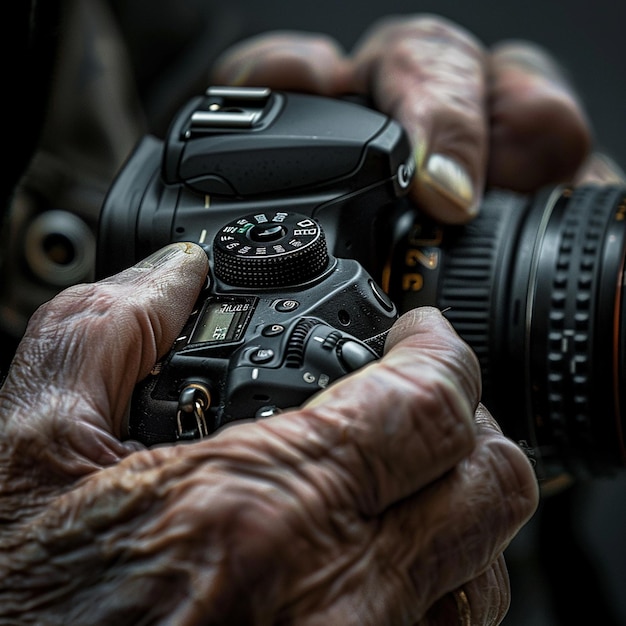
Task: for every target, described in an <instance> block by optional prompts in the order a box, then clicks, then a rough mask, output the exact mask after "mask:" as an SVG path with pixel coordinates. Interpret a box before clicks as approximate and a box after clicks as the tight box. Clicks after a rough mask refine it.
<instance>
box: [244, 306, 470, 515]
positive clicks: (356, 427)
mask: <svg viewBox="0 0 626 626" xmlns="http://www.w3.org/2000/svg"><path fill="white" fill-rule="evenodd" d="M479 394H480V376H479V369H478V364H477V361H476V359H475V357H474V355H473V353H472V352H471V351H470V349H469V348H468V347H467V345H466V344H465V343H464V342H462V341H461V340H460V339H459V337H458V336H457V335H456V333H455V332H454V330H453V329H452V327H451V326H450V325H449V323H448V322H447V321H446V320H445V319H444V318H443V317H442V316H441V314H440V313H439V312H438V311H437V310H435V309H429V308H424V309H419V310H416V311H413V312H411V313H409V314H407V315H405V316H404V317H403V318H402V319H401V321H400V322H399V324H398V326H397V327H396V328H394V330H393V331H392V334H391V335H390V349H389V352H388V353H387V355H386V356H385V357H384V358H383V359H382V360H381V361H380V362H378V363H377V364H374V365H372V366H370V367H367V368H365V369H363V370H360V371H359V372H357V373H356V374H355V375H352V376H350V377H348V378H346V379H343V380H341V381H339V382H338V383H337V384H335V385H333V386H332V387H331V388H329V389H328V390H326V391H325V392H323V393H321V394H320V395H318V396H317V397H315V398H314V399H313V400H312V401H310V402H309V403H308V404H307V405H306V406H305V407H304V408H303V409H302V410H301V411H298V412H297V413H295V414H285V416H284V418H283V419H282V420H278V419H277V420H276V421H274V420H268V421H267V422H266V423H265V426H266V427H267V428H269V429H271V430H272V431H273V432H276V433H280V436H281V437H283V438H284V437H288V438H289V439H290V440H292V441H306V442H307V445H310V446H312V447H313V448H314V454H315V455H316V456H319V459H320V461H323V462H324V464H325V467H326V468H327V469H328V468H329V469H330V470H333V471H336V472H337V473H338V474H339V476H341V477H342V478H343V480H344V484H343V488H344V490H345V492H346V493H350V494H354V497H357V498H358V502H356V503H353V504H352V506H355V505H356V506H357V508H358V509H359V510H360V511H362V513H363V514H366V515H376V514H378V513H380V511H382V510H384V509H385V508H386V507H387V506H389V505H390V504H391V503H393V502H396V501H397V500H399V499H402V498H404V497H406V496H408V495H410V494H412V493H414V492H416V491H417V490H419V489H421V488H422V487H423V486H424V485H427V484H428V483H430V482H431V481H432V480H434V479H435V478H438V477H439V476H441V475H443V474H444V473H445V472H447V471H449V470H450V469H451V468H452V467H453V466H454V465H455V464H456V463H457V462H458V461H459V460H460V459H461V458H462V457H463V456H465V455H466V454H468V452H469V451H470V450H471V449H472V447H473V445H474V422H473V414H474V407H475V406H476V404H477V402H478V397H479ZM233 430H234V429H233ZM312 470H313V471H315V472H319V468H318V467H317V466H314V467H312Z"/></svg>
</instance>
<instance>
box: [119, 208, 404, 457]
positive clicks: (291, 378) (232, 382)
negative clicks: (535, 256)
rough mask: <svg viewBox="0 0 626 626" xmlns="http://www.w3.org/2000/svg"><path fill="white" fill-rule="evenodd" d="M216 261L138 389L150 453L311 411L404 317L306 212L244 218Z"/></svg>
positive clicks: (215, 251)
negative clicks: (304, 407)
mask: <svg viewBox="0 0 626 626" xmlns="http://www.w3.org/2000/svg"><path fill="white" fill-rule="evenodd" d="M209 254H210V256H211V261H212V263H211V270H210V273H209V284H208V287H207V288H206V289H205V291H204V293H203V294H202V295H201V297H200V299H199V302H198V306H197V308H196V310H195V311H194V312H193V313H192V315H191V317H190V319H189V320H188V322H187V324H186V326H185V328H184V329H183V332H182V334H181V336H180V337H179V338H178V340H177V341H176V342H175V344H174V347H173V348H172V350H171V352H170V353H169V355H168V356H167V357H166V358H165V360H164V361H162V362H161V363H160V364H159V365H158V367H157V368H156V369H155V370H154V371H153V373H152V375H151V376H149V377H148V378H147V379H146V380H145V381H143V382H142V383H141V384H140V385H139V386H138V388H137V390H136V392H135V396H134V402H133V406H132V410H131V419H130V420H129V424H128V434H129V435H130V436H131V437H132V438H133V439H138V440H140V441H142V442H144V443H146V444H149V445H152V444H156V443H164V442H168V441H176V440H185V439H196V438H199V437H203V436H206V435H208V434H210V433H212V432H214V431H215V430H217V429H218V428H220V427H221V426H223V425H225V424H227V423H229V422H232V421H234V420H240V419H246V418H260V417H267V416H271V415H274V414H275V413H277V412H280V411H281V410H283V409H285V408H289V407H295V406H299V405H301V404H303V403H304V402H305V401H306V400H307V399H308V398H309V396H311V395H312V394H314V393H315V392H317V391H320V390H321V389H324V388H325V387H327V386H328V385H329V384H330V383H332V382H333V381H335V380H336V379H337V378H340V377H341V376H344V375H345V374H348V373H350V372H352V371H354V370H356V369H358V368H360V367H362V366H364V365H366V364H367V363H369V362H371V361H373V360H375V359H377V358H378V357H379V356H380V355H381V353H382V349H383V345H384V339H385V337H386V334H387V331H388V329H389V327H390V326H391V325H392V324H393V322H394V321H395V319H396V309H395V306H394V305H393V303H392V302H391V301H390V300H389V299H388V298H387V297H386V295H385V294H384V293H383V292H382V291H381V290H380V289H379V288H378V287H377V286H376V284H375V283H374V281H373V280H372V278H371V277H370V276H369V274H367V273H366V272H365V271H364V270H363V268H362V266H361V265H360V264H359V263H357V262H356V261H354V260H352V259H336V258H332V257H330V256H329V255H328V254H327V251H326V243H325V241H324V237H323V232H322V229H321V228H320V227H319V225H318V224H317V223H316V222H315V221H314V220H312V219H311V218H308V217H305V216H303V215H298V214H294V213H286V212H282V211H279V212H266V213H256V214H254V215H250V216H245V217H242V218H239V219H236V220H234V221H233V222H231V223H229V224H226V225H225V226H223V227H222V228H221V229H220V231H219V232H218V234H217V235H216V237H215V240H214V245H213V248H212V250H211V251H210V253H209ZM348 328H349V329H350V333H348V332H346V329H348Z"/></svg>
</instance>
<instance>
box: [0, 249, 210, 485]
mask: <svg viewBox="0 0 626 626" xmlns="http://www.w3.org/2000/svg"><path fill="white" fill-rule="evenodd" d="M207 267H208V262H207V258H206V255H205V254H204V252H203V251H202V249H201V248H199V247H198V246H194V245H192V244H182V243H181V244H172V245H170V246H167V247H166V248H164V249H162V250H160V251H159V252H157V253H155V254H154V255H152V256H151V257H149V258H148V259H146V260H145V261H143V262H141V263H139V264H138V265H135V266H134V267H132V268H130V269H128V270H125V271H124V272H122V273H120V274H118V275H116V276H113V277H111V278H109V279H107V280H104V281H102V282H100V283H94V284H89V285H81V286H77V287H72V288H70V289H68V290H66V291H64V292H62V293H61V294H60V295H59V296H57V297H56V298H55V299H53V300H52V301H50V302H49V303H47V304H46V305H44V306H43V307H41V308H40V309H39V311H37V313H36V314H35V315H34V316H33V318H32V320H31V323H30V325H29V327H28V329H27V331H26V334H25V337H24V339H23V341H22V342H21V344H20V346H19V348H18V351H17V353H16V356H15V359H14V362H13V364H12V366H11V369H10V371H9V374H8V377H7V380H6V383H5V385H4V386H3V388H2V391H1V401H2V404H3V407H4V408H5V415H6V416H7V417H5V418H4V419H5V423H4V424H3V432H4V433H5V435H6V436H7V438H8V440H9V441H11V442H12V445H14V446H15V445H18V442H19V441H21V444H20V445H22V446H24V447H28V451H29V456H30V455H35V456H38V457H39V460H41V461H42V462H43V457H45V458H46V459H48V461H49V462H50V463H51V464H53V465H56V466H57V469H61V468H62V471H63V472H64V473H67V472H71V473H80V472H84V471H88V470H89V469H92V468H93V467H94V466H101V465H105V464H109V463H112V462H115V461H116V460H117V459H118V458H119V456H120V455H123V454H124V453H125V450H126V448H125V447H124V446H122V445H121V444H120V443H119V442H118V440H117V438H118V436H119V433H120V424H121V421H122V418H123V415H124V413H125V410H126V407H127V404H128V402H129V400H130V396H131V393H132V390H133V387H134V385H135V384H136V382H137V381H138V380H139V379H141V378H142V377H144V376H146V375H147V374H148V372H149V371H150V369H151V367H152V366H153V365H154V363H155V362H156V360H157V359H158V357H159V356H160V355H162V354H163V353H164V352H165V351H166V350H167V349H168V348H169V347H170V346H171V344H172V343H173V341H174V339H175V338H176V336H177V334H178V332H179V331H180V329H181V327H182V325H183V323H184V322H185V320H186V319H187V317H188V315H189V313H190V311H191V307H192V306H193V304H194V302H195V299H196V297H197V294H198V292H199V290H200V287H201V285H202V282H203V280H204V277H205V276H206V271H207ZM22 440H23V441H22Z"/></svg>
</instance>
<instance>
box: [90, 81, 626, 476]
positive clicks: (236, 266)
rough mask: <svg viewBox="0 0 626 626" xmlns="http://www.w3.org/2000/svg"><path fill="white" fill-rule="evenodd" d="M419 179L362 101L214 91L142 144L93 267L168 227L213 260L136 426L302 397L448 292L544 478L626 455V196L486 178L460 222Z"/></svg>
mask: <svg viewBox="0 0 626 626" xmlns="http://www.w3.org/2000/svg"><path fill="white" fill-rule="evenodd" d="M413 174H414V161H413V155H412V152H411V147H410V145H409V141H408V139H407V137H406V134H405V133H404V131H403V130H402V128H401V127H400V126H399V125H398V124H397V123H396V122H394V121H393V120H391V119H390V118H388V117H387V116H385V115H383V114H381V113H379V112H377V111H375V110H372V109H371V108H369V107H367V106H364V105H362V104H361V103H359V102H357V101H352V100H350V99H342V100H335V99H328V98H322V97H318V96H312V95H304V94H295V93H285V92H278V91H271V90H269V89H261V88H230V87H228V88H222V87H211V88H209V89H208V90H207V92H206V93H205V94H204V95H203V96H200V97H197V98H195V99H193V100H191V101H190V102H189V103H188V104H187V105H186V106H185V107H183V109H182V110H181V111H180V112H179V113H178V115H177V116H176V117H175V119H174V120H173V123H172V125H171V127H170V129H169V131H168V133H167V136H166V138H165V139H164V140H160V139H157V138H155V137H152V136H147V137H145V138H144V139H143V140H142V141H141V142H140V143H139V145H138V146H137V147H136V149H135V151H134V152H133V154H132V155H131V157H130V158H129V160H128V162H127V163H126V165H125V166H124V167H123V168H122V170H121V172H120V173H119V175H118V177H117V179H116V181H115V182H114V184H113V185H112V187H111V189H110V191H109V193H108V195H107V198H106V200H105V203H104V206H103V209H102V212H101V217H100V224H99V234H98V236H99V241H98V255H97V274H98V275H99V276H100V277H102V276H106V275H110V274H112V273H115V272H116V271H119V270H121V269H123V268H124V267H127V266H128V265H131V264H132V263H135V262H137V261H138V260H140V259H141V258H143V257H145V256H146V255H147V254H149V253H151V252H153V251H154V250H156V249H158V248H159V247H162V246H163V245H166V244H167V243H170V242H173V241H195V242H198V243H200V244H205V245H206V246H207V253H208V255H209V259H210V266H211V269H210V273H209V280H208V285H207V287H206V289H205V290H204V292H203V293H202V294H201V296H200V298H199V301H198V302H197V304H196V307H195V309H194V311H193V313H192V315H191V317H190V319H189V321H188V322H187V324H186V326H185V328H184V329H183V331H182V333H181V336H180V337H179V338H178V340H177V341H176V342H175V344H174V346H173V347H172V349H171V351H170V353H169V354H168V355H167V356H166V357H165V358H164V359H163V360H162V361H161V362H160V363H158V364H157V365H156V366H155V368H154V370H153V372H152V374H151V375H150V376H149V377H148V378H147V379H146V380H145V381H143V382H142V383H140V384H139V385H138V387H137V389H136V392H135V394H134V400H133V406H132V408H131V412H130V417H129V423H128V433H127V434H128V436H129V437H132V438H136V439H139V440H141V441H143V442H144V443H146V444H154V443H162V442H170V441H176V440H186V439H194V438H198V437H202V436H205V435H208V434H210V433H212V432H214V431H215V430H216V429H218V428H220V427H221V426H222V425H224V424H226V423H229V422H232V421H236V420H239V419H245V418H254V417H257V418H259V417H263V416H268V415H273V414H275V413H276V412H279V411H280V410H282V409H284V408H287V407H292V406H297V405H299V404H301V403H303V402H304V401H306V399H307V398H308V397H309V396H310V395H311V394H312V393H315V392H316V391H318V390H319V389H322V388H324V387H325V386H327V385H328V384H330V383H331V382H332V381H333V380H335V379H337V378H339V377H340V376H343V375H344V374H346V373H348V372H350V371H353V370H355V369H357V368H359V367H361V366H363V365H365V364H366V363H369V362H370V361H372V360H374V359H376V358H377V357H378V356H380V354H381V351H382V346H383V342H384V338H385V336H386V333H387V331H388V329H389V328H390V326H391V325H392V324H393V322H394V320H395V319H396V317H397V312H404V311H406V310H409V309H411V308H414V307H417V306H421V305H434V306H438V307H439V308H440V309H442V310H443V311H444V312H445V314H446V316H447V317H448V319H450V321H451V322H452V324H453V325H454V326H455V328H456V330H457V331H458V332H459V334H460V335H461V336H462V337H463V338H464V339H465V340H466V341H467V342H468V343H469V344H470V346H471V347H472V348H473V350H474V351H475V352H476V354H477V356H478V358H479V361H480V363H481V369H482V375H483V400H484V402H485V403H486V404H487V406H488V407H489V409H490V410H491V411H492V413H493V414H494V416H495V417H496V418H497V419H498V421H499V422H500V424H501V425H502V427H503V429H504V431H505V433H506V434H507V435H509V436H510V437H511V438H513V439H514V440H516V441H518V442H520V444H521V445H522V446H523V447H524V448H525V449H526V451H527V453H528V454H529V456H531V458H532V459H533V460H534V462H535V466H536V471H537V474H538V476H539V477H540V478H542V479H549V478H553V477H556V476H560V475H562V474H563V473H567V474H570V475H572V476H574V477H578V478H580V477H587V476H593V475H600V474H606V473H611V472H613V471H615V470H616V469H617V468H620V467H623V466H624V465H625V464H626V445H625V432H626V418H625V414H626V410H625V407H626V382H625V369H626V362H625V361H626V357H625V354H626V345H625V344H626V330H625V317H626V313H625V311H626V296H625V289H624V284H625V265H626V261H625V259H626V189H625V188H623V187H620V186H611V187H596V186H586V187H580V188H571V187H569V186H566V185H563V186H558V187H554V188H550V189H545V190H542V191H540V192H538V193H537V194H535V195H533V196H524V195H518V194H513V193H511V192H508V191H504V190H490V191H489V192H488V193H487V194H486V196H485V199H484V201H483V204H482V206H481V210H480V213H479V216H478V217H477V218H476V219H475V220H474V221H473V222H472V223H471V224H469V225H467V226H462V227H450V226H446V227H443V226H441V225H440V224H437V223H435V222H433V221H431V220H428V219H426V218H425V217H424V216H423V215H421V214H420V212H419V207H415V206H414V205H412V204H411V203H410V202H409V201H408V200H407V199H406V197H405V194H406V191H407V189H408V187H409V185H410V183H411V179H412V177H413Z"/></svg>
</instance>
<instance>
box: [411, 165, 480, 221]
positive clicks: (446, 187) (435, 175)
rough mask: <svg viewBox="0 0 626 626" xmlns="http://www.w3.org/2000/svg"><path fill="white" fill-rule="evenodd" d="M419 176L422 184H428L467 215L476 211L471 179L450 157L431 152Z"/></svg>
mask: <svg viewBox="0 0 626 626" xmlns="http://www.w3.org/2000/svg"><path fill="white" fill-rule="evenodd" d="M419 178H420V183H421V184H422V185H428V186H429V187H430V188H431V189H432V190H433V191H436V192H437V193H439V194H441V195H442V196H444V197H445V198H446V199H448V200H449V201H450V202H452V203H453V204H454V205H456V206H457V207H458V208H459V209H461V210H462V211H464V212H465V213H467V214H468V215H474V214H475V213H476V212H477V207H476V204H475V197H474V184H473V183H472V179H471V178H470V176H469V174H468V173H467V171H466V170H465V168H464V167H463V166H462V165H460V164H459V163H457V162H456V161H454V160H453V159H451V158H450V157H447V156H445V155H443V154H431V155H430V157H428V160H427V161H426V166H425V167H424V168H423V169H422V170H421V172H420V175H419Z"/></svg>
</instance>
